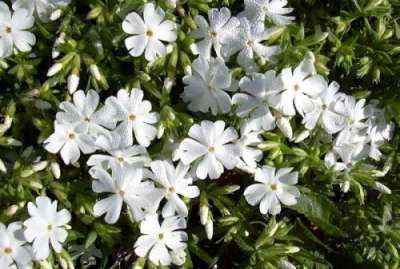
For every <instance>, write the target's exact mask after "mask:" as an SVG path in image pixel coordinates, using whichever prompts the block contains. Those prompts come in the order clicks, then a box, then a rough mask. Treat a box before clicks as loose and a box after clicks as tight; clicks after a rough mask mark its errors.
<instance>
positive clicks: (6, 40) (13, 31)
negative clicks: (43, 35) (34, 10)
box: [0, 2, 36, 58]
mask: <svg viewBox="0 0 400 269" xmlns="http://www.w3.org/2000/svg"><path fill="white" fill-rule="evenodd" d="M34 22H35V19H34V18H33V16H32V15H31V14H29V12H28V10H26V9H23V8H17V9H15V11H14V13H11V10H10V8H9V7H8V6H7V4H6V3H5V2H0V58H1V57H8V56H10V55H11V54H12V50H13V47H14V46H15V47H16V48H17V49H18V50H20V51H22V52H28V51H31V49H32V46H33V45H35V43H36V38H35V35H34V34H32V33H31V32H29V31H27V30H28V29H30V28H32V26H33V24H34Z"/></svg>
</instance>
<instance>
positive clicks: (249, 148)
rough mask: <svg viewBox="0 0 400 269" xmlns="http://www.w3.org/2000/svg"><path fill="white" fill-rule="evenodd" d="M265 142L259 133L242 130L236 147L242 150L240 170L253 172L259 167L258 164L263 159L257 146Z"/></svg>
mask: <svg viewBox="0 0 400 269" xmlns="http://www.w3.org/2000/svg"><path fill="white" fill-rule="evenodd" d="M262 141H263V139H262V138H261V135H260V133H259V132H254V131H247V132H246V131H245V130H244V129H243V128H242V130H241V136H240V139H239V140H238V141H237V142H236V145H237V146H238V147H239V148H240V159H239V162H238V164H237V167H238V168H250V169H251V170H252V171H253V169H255V168H256V167H257V163H258V162H259V161H260V160H261V158H262V155H263V153H262V151H261V150H259V149H257V145H258V144H260V143H261V142H262Z"/></svg>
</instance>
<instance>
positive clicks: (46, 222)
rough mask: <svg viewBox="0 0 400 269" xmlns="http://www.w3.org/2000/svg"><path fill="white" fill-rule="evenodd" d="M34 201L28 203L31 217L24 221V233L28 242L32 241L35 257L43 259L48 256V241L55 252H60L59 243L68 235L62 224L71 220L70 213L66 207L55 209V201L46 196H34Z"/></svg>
mask: <svg viewBox="0 0 400 269" xmlns="http://www.w3.org/2000/svg"><path fill="white" fill-rule="evenodd" d="M35 203H36V204H34V203H32V202H29V203H28V212H29V215H30V216H31V217H30V218H29V219H27V220H26V221H25V222H24V226H25V227H26V229H25V231H24V235H25V238H26V240H27V241H28V242H32V241H33V245H32V247H33V252H34V256H35V258H36V259H38V260H43V259H46V258H47V257H48V256H49V251H50V249H49V243H51V246H52V247H53V249H54V251H55V252H57V253H59V252H61V250H62V246H61V243H63V242H64V241H65V239H67V235H68V233H67V231H66V230H65V228H64V226H65V225H66V224H67V223H68V222H69V221H70V220H71V214H70V213H69V212H68V210H66V209H62V210H60V211H57V201H53V202H52V201H51V200H50V199H49V198H48V197H43V196H39V197H36V201H35Z"/></svg>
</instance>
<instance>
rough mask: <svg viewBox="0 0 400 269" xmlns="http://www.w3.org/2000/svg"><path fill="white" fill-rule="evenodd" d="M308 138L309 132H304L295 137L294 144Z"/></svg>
mask: <svg viewBox="0 0 400 269" xmlns="http://www.w3.org/2000/svg"><path fill="white" fill-rule="evenodd" d="M309 136H310V131H309V130H304V131H302V132H301V133H299V134H298V135H297V136H296V138H295V140H294V143H300V142H301V141H303V140H304V139H306V138H307V137H309Z"/></svg>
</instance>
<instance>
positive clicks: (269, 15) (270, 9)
mask: <svg viewBox="0 0 400 269" xmlns="http://www.w3.org/2000/svg"><path fill="white" fill-rule="evenodd" d="M287 4H288V1H287V0H244V6H245V10H244V12H243V13H242V14H241V16H246V17H247V18H248V19H249V20H258V21H261V22H263V23H264V21H265V20H266V19H270V20H271V21H272V22H273V23H275V24H278V25H288V24H290V23H291V22H292V21H293V20H294V19H295V17H293V16H288V15H287V14H289V13H290V12H292V11H293V8H289V7H285V6H286V5H287Z"/></svg>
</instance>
